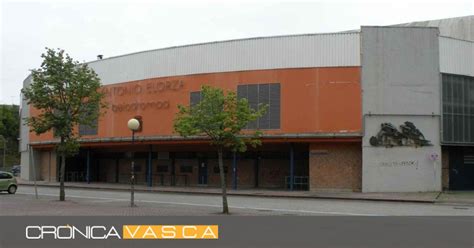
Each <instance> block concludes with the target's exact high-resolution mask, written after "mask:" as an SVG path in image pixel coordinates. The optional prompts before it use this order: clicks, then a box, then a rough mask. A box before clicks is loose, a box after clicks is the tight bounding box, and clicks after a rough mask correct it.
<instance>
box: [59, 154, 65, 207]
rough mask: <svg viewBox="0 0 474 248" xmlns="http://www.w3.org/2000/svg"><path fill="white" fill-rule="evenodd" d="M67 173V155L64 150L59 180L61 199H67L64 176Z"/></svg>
mask: <svg viewBox="0 0 474 248" xmlns="http://www.w3.org/2000/svg"><path fill="white" fill-rule="evenodd" d="M64 174H66V155H65V154H64V152H62V153H61V170H60V176H59V178H60V180H59V200H60V201H64V200H65V199H66V193H65V192H64V177H65V175H64Z"/></svg>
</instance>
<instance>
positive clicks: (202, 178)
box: [198, 158, 207, 185]
mask: <svg viewBox="0 0 474 248" xmlns="http://www.w3.org/2000/svg"><path fill="white" fill-rule="evenodd" d="M198 183H199V184H204V185H206V184H207V161H206V160H205V159H202V158H200V159H199V168H198Z"/></svg>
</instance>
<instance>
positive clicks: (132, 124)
mask: <svg viewBox="0 0 474 248" xmlns="http://www.w3.org/2000/svg"><path fill="white" fill-rule="evenodd" d="M127 126H128V129H130V130H131V131H132V146H133V145H134V143H135V132H136V131H137V130H138V129H139V128H140V122H139V121H138V120H137V119H135V118H132V119H130V120H129V121H128V123H127ZM132 149H133V148H132ZM131 154H132V156H131V157H132V164H131V175H130V207H135V159H134V154H133V151H131Z"/></svg>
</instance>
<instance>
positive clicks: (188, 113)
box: [174, 86, 267, 214]
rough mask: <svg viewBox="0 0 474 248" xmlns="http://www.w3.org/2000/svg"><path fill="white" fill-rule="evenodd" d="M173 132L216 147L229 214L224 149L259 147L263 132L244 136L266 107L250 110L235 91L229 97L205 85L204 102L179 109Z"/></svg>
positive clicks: (239, 150)
mask: <svg viewBox="0 0 474 248" xmlns="http://www.w3.org/2000/svg"><path fill="white" fill-rule="evenodd" d="M178 109H179V112H178V113H177V115H176V118H175V120H174V130H175V132H177V133H179V134H180V135H181V136H184V137H188V136H204V137H207V138H208V139H210V140H211V145H213V146H215V147H216V148H217V154H218V158H219V174H220V181H221V188H222V207H223V211H222V212H223V213H225V214H228V213H229V207H228V204H227V192H226V181H225V174H224V173H225V172H224V162H223V158H222V157H223V151H224V149H230V150H231V151H234V152H244V151H245V150H246V149H247V145H252V146H257V145H260V143H261V141H260V136H261V132H260V131H258V130H256V131H253V132H250V131H249V132H248V133H245V134H241V131H242V129H244V128H245V127H246V126H247V124H248V123H249V122H252V121H255V120H257V118H259V117H260V116H262V115H263V114H264V113H265V112H266V110H267V106H259V108H258V109H257V110H254V109H252V108H250V106H249V103H248V101H247V99H238V98H237V96H236V94H235V92H232V91H229V92H227V93H226V94H225V93H224V91H223V90H222V89H218V88H212V87H209V86H203V87H202V89H201V101H200V102H199V103H197V104H196V105H194V106H181V105H179V106H178Z"/></svg>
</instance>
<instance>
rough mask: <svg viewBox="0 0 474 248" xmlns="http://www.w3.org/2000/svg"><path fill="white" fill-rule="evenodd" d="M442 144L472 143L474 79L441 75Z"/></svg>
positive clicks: (473, 130) (473, 135) (473, 132)
mask: <svg viewBox="0 0 474 248" xmlns="http://www.w3.org/2000/svg"><path fill="white" fill-rule="evenodd" d="M443 143H445V144H473V143H474V77H468V76H459V75H451V74H443Z"/></svg>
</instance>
